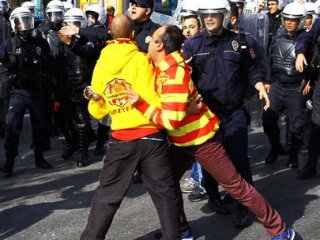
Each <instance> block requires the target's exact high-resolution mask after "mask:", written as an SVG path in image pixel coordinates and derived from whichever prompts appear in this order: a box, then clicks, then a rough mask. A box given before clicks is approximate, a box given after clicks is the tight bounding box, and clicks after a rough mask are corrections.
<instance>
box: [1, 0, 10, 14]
mask: <svg viewBox="0 0 320 240" xmlns="http://www.w3.org/2000/svg"><path fill="white" fill-rule="evenodd" d="M8 11H9V3H8V1H7V0H0V15H4V14H5V13H8Z"/></svg>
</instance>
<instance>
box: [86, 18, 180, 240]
mask: <svg viewBox="0 0 320 240" xmlns="http://www.w3.org/2000/svg"><path fill="white" fill-rule="evenodd" d="M132 31H133V23H132V21H131V20H130V18H128V17H127V16H124V15H118V16H116V17H115V18H114V19H113V20H112V23H111V35H112V37H113V40H111V41H109V42H108V43H107V46H106V47H105V48H104V49H103V50H102V52H101V55H100V58H99V60H98V61H97V64H96V67H95V69H94V72H93V78H92V87H91V88H87V89H86V91H85V96H86V98H89V99H91V100H90V102H89V112H90V113H91V115H92V116H93V117H95V118H96V119H101V118H103V117H104V116H105V115H106V114H109V115H110V116H111V119H112V123H111V129H112V137H111V140H110V143H109V150H108V154H107V156H106V159H105V161H104V165H103V168H102V170H101V175H100V182H99V186H98V187H97V189H96V191H95V194H94V197H93V202H92V205H91V211H90V215H89V218H88V223H87V226H86V228H85V230H84V232H83V233H82V235H81V240H94V239H105V235H106V233H107V231H108V229H109V227H110V225H111V222H112V219H113V217H114V215H115V213H116V211H117V210H118V208H119V206H120V204H121V201H122V200H123V198H124V196H125V194H126V192H127V190H128V187H129V185H130V183H131V180H132V176H133V173H134V171H135V169H136V168H137V167H138V166H139V167H140V169H141V172H142V179H143V182H144V184H145V186H146V187H147V189H148V191H149V193H150V195H151V199H152V201H153V203H154V205H155V207H156V208H157V212H158V214H159V219H160V223H161V231H163V233H164V236H163V239H166V240H175V239H181V238H180V234H179V219H178V216H179V215H178V207H177V206H178V196H177V193H176V187H175V185H176V183H175V181H174V176H173V172H172V167H171V166H170V162H169V160H168V157H167V153H168V142H167V141H166V134H165V132H164V131H161V130H160V129H159V127H157V126H156V125H155V124H154V123H152V122H151V121H150V120H148V119H147V118H145V117H144V116H143V114H141V113H140V112H139V111H138V110H137V109H135V108H134V107H133V106H132V105H131V104H130V103H129V102H128V100H127V98H126V91H127V89H133V90H135V91H137V92H139V93H140V94H141V96H143V98H144V99H148V101H150V102H152V104H155V105H156V106H160V104H159V101H158V97H157V95H156V93H155V92H154V91H153V89H154V80H153V65H152V61H151V59H150V58H149V57H147V55H146V54H144V53H142V52H139V51H138V47H137V46H136V45H135V43H134V42H133V41H132V40H131V39H130V37H131V35H132Z"/></svg>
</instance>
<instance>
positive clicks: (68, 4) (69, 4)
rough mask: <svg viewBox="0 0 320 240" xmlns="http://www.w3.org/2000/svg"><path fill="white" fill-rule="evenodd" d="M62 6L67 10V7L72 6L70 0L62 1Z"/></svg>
mask: <svg viewBox="0 0 320 240" xmlns="http://www.w3.org/2000/svg"><path fill="white" fill-rule="evenodd" d="M62 4H63V6H64V10H65V11H68V10H69V9H71V8H73V4H72V3H71V2H62Z"/></svg>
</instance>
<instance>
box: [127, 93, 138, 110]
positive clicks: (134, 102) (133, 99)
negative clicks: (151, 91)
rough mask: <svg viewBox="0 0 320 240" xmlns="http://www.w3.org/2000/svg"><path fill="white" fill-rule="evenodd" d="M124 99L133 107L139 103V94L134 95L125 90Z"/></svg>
mask: <svg viewBox="0 0 320 240" xmlns="http://www.w3.org/2000/svg"><path fill="white" fill-rule="evenodd" d="M126 98H127V100H128V102H129V103H131V104H132V105H133V106H136V105H137V104H138V103H139V102H140V96H139V94H138V93H135V92H134V91H132V90H131V89H127V92H126Z"/></svg>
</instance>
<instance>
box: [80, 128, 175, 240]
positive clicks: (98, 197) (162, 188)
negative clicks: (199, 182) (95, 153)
mask: <svg viewBox="0 0 320 240" xmlns="http://www.w3.org/2000/svg"><path fill="white" fill-rule="evenodd" d="M155 135H157V134H153V135H150V136H151V137H156V136H155ZM162 138H163V139H165V138H164V136H163V137H162ZM167 154H168V143H167V142H166V141H154V140H148V139H144V140H142V139H140V140H134V141H117V140H114V139H110V141H109V150H108V154H107V157H106V159H105V162H104V165H103V168H102V170H101V175H100V184H99V186H98V188H97V189H96V191H95V193H94V197H93V201H92V205H91V211H90V215H89V218H88V223H87V226H86V228H85V230H84V232H83V233H82V235H81V239H82V240H95V239H105V235H106V233H107V231H108V229H109V227H110V225H111V222H112V219H113V217H114V215H115V213H116V211H117V210H118V208H119V206H120V204H121V202H122V200H123V198H124V197H125V195H126V192H127V190H128V188H129V186H130V183H131V181H132V176H133V173H134V171H135V169H136V168H137V167H140V169H141V173H142V175H141V177H142V179H143V183H144V184H145V186H146V188H147V189H148V192H149V193H150V196H151V199H152V201H153V203H154V205H155V207H156V209H157V212H158V215H159V219H160V224H161V231H162V234H163V239H166V240H172V239H180V235H179V218H178V207H177V206H178V205H177V204H178V196H177V189H176V186H177V183H176V182H175V180H174V176H173V171H172V166H171V163H170V161H169V159H168V156H167ZM142 214H143V213H142ZM123 227H126V226H123Z"/></svg>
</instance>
